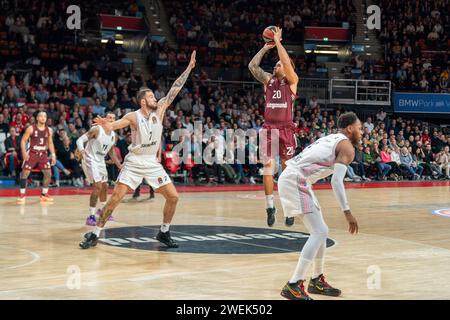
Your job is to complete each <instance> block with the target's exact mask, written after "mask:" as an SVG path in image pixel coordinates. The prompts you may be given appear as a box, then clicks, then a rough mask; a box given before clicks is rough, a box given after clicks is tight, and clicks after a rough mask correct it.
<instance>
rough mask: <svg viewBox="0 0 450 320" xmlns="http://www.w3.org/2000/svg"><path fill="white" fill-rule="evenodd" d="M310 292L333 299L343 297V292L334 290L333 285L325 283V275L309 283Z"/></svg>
mask: <svg viewBox="0 0 450 320" xmlns="http://www.w3.org/2000/svg"><path fill="white" fill-rule="evenodd" d="M308 292H309V293H313V294H322V295H324V296H332V297H338V296H340V295H341V290H339V289H337V288H333V287H332V286H331V285H329V284H328V283H327V282H326V281H325V277H324V276H323V274H321V275H320V276H318V277H317V278H315V279H311V280H310V281H309V285H308Z"/></svg>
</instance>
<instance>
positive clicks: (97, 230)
mask: <svg viewBox="0 0 450 320" xmlns="http://www.w3.org/2000/svg"><path fill="white" fill-rule="evenodd" d="M102 230H103V228H100V227H97V226H95V229H94V234H95V235H96V236H97V237H100V233H101V232H102Z"/></svg>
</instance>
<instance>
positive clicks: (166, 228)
mask: <svg viewBox="0 0 450 320" xmlns="http://www.w3.org/2000/svg"><path fill="white" fill-rule="evenodd" d="M169 227H170V223H163V224H162V225H161V232H167V231H169Z"/></svg>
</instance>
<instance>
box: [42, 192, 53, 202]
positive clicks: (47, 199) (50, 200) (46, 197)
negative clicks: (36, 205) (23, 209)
mask: <svg viewBox="0 0 450 320" xmlns="http://www.w3.org/2000/svg"><path fill="white" fill-rule="evenodd" d="M53 201H54V200H53V198H50V197H49V196H48V194H42V195H41V202H42V203H52V202H53Z"/></svg>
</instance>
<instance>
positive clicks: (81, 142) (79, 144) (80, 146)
mask: <svg viewBox="0 0 450 320" xmlns="http://www.w3.org/2000/svg"><path fill="white" fill-rule="evenodd" d="M88 141H89V139H88V136H87V134H86V133H85V134H83V135H82V136H81V137H79V138H78V139H77V148H78V150H80V151H83V150H84V144H85V143H86V142H88Z"/></svg>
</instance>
